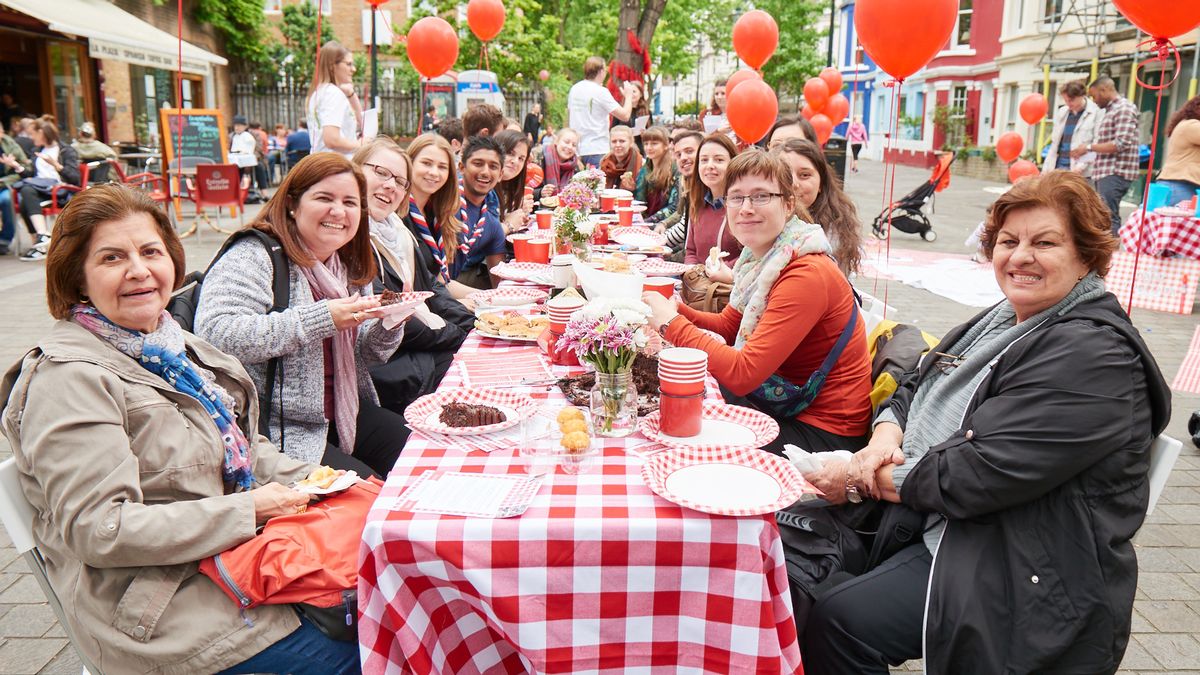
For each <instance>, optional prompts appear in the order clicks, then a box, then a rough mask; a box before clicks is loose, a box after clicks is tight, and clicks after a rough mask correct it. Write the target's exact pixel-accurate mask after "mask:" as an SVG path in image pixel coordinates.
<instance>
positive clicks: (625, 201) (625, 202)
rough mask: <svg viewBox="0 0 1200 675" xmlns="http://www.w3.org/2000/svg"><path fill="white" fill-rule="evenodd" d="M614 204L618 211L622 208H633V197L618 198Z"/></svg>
mask: <svg viewBox="0 0 1200 675" xmlns="http://www.w3.org/2000/svg"><path fill="white" fill-rule="evenodd" d="M613 204H614V205H615V206H616V208H618V209H619V208H622V207H627V206H633V197H617V198H616V199H614V200H613Z"/></svg>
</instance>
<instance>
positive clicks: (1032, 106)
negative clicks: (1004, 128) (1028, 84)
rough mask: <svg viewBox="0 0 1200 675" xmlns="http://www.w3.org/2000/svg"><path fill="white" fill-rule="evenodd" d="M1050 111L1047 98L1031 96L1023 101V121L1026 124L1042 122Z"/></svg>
mask: <svg viewBox="0 0 1200 675" xmlns="http://www.w3.org/2000/svg"><path fill="white" fill-rule="evenodd" d="M1049 109H1050V106H1049V104H1047V103H1046V97H1045V96H1042V95H1041V94H1030V95H1028V96H1026V97H1025V98H1023V99H1021V119H1023V120H1025V123H1026V124H1037V123H1038V122H1041V121H1042V118H1044V117H1045V116H1046V111H1047V110H1049Z"/></svg>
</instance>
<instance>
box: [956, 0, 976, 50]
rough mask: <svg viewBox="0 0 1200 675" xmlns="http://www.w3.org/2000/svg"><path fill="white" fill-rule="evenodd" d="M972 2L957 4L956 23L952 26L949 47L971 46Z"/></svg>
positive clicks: (960, 0) (964, 1) (968, 0)
mask: <svg viewBox="0 0 1200 675" xmlns="http://www.w3.org/2000/svg"><path fill="white" fill-rule="evenodd" d="M973 2H974V0H959V2H958V22H957V23H956V25H955V26H954V35H953V38H952V39H951V42H950V46H951V47H963V48H966V47H970V46H971V5H972V4H973Z"/></svg>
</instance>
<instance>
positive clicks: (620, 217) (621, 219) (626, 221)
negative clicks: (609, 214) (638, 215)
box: [617, 206, 633, 227]
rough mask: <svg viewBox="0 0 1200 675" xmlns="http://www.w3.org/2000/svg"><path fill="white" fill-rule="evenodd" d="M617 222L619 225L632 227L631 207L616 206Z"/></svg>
mask: <svg viewBox="0 0 1200 675" xmlns="http://www.w3.org/2000/svg"><path fill="white" fill-rule="evenodd" d="M617 224H618V225H620V226H621V227H633V207H631V206H618V207H617Z"/></svg>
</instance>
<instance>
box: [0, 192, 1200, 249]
mask: <svg viewBox="0 0 1200 675" xmlns="http://www.w3.org/2000/svg"><path fill="white" fill-rule="evenodd" d="M1155 185H1166V186H1167V187H1169V188H1171V194H1169V195H1167V205H1168V206H1175V205H1176V204H1178V203H1179V202H1182V201H1187V200H1189V199H1191V198H1192V197H1195V196H1196V193H1197V192H1200V185H1196V184H1195V183H1191V182H1188V181H1186V180H1160V181H1155ZM3 239H4V238H3V237H0V241H2V240H3Z"/></svg>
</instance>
